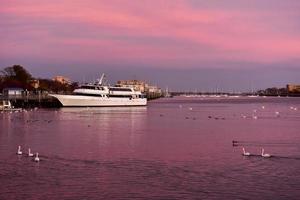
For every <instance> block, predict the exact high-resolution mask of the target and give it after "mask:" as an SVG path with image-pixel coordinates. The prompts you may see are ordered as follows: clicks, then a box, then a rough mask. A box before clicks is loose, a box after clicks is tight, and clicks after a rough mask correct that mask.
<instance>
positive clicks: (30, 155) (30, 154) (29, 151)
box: [28, 148, 33, 157]
mask: <svg viewBox="0 0 300 200" xmlns="http://www.w3.org/2000/svg"><path fill="white" fill-rule="evenodd" d="M28 156H29V157H33V153H31V150H30V148H29V149H28Z"/></svg>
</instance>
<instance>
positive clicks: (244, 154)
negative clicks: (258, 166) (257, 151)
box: [243, 147, 251, 156]
mask: <svg viewBox="0 0 300 200" xmlns="http://www.w3.org/2000/svg"><path fill="white" fill-rule="evenodd" d="M243 156H251V154H250V153H249V152H246V151H245V148H244V147H243Z"/></svg>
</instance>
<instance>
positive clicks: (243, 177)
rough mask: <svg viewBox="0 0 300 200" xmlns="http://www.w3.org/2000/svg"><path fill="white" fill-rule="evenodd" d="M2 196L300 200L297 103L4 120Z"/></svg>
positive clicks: (73, 112) (199, 103) (59, 113)
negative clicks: (32, 155)
mask: <svg viewBox="0 0 300 200" xmlns="http://www.w3.org/2000/svg"><path fill="white" fill-rule="evenodd" d="M263 106H264V107H263ZM291 107H297V108H298V110H294V109H291ZM255 111H256V112H255ZM276 111H277V112H279V115H277V114H276V113H275V112H276ZM254 116H257V119H254V118H253V117H254ZM232 140H237V141H239V143H237V146H235V147H233V146H232ZM18 145H21V146H22V151H23V155H22V156H17V155H16V151H17V147H18ZM242 146H244V147H245V148H246V150H247V151H249V152H250V153H252V154H256V155H258V156H250V157H244V156H242V155H241V153H242V151H241V148H242ZM29 147H30V148H31V149H32V151H34V152H39V154H40V159H41V162H40V163H35V162H33V161H32V159H31V158H29V157H27V156H26V153H27V149H28V148H29ZM261 147H264V148H265V151H266V153H269V154H272V155H273V157H271V158H262V157H261V156H259V154H260V149H261ZM24 153H25V155H24ZM0 199H5V200H6V199H300V99H299V98H236V99H201V98H182V97H178V98H173V99H160V100H157V101H152V102H150V103H149V105H148V106H147V107H138V108H63V109H59V110H47V109H38V110H36V111H28V112H22V113H11V114H9V113H2V114H0Z"/></svg>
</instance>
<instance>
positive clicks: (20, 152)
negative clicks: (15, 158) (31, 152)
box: [17, 146, 22, 155]
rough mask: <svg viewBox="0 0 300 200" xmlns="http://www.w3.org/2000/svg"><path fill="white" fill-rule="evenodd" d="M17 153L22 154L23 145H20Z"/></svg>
mask: <svg viewBox="0 0 300 200" xmlns="http://www.w3.org/2000/svg"><path fill="white" fill-rule="evenodd" d="M17 154H18V155H22V151H21V146H19V147H18V151H17Z"/></svg>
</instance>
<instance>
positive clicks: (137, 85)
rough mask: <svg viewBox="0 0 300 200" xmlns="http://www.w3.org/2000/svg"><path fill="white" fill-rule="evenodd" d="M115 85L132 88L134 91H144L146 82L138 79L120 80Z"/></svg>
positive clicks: (146, 85)
mask: <svg viewBox="0 0 300 200" xmlns="http://www.w3.org/2000/svg"><path fill="white" fill-rule="evenodd" d="M116 86H120V87H129V88H133V89H134V90H135V91H140V92H143V93H144V92H146V89H147V87H148V84H147V83H145V82H144V81H139V80H120V81H118V82H117V84H116Z"/></svg>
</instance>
